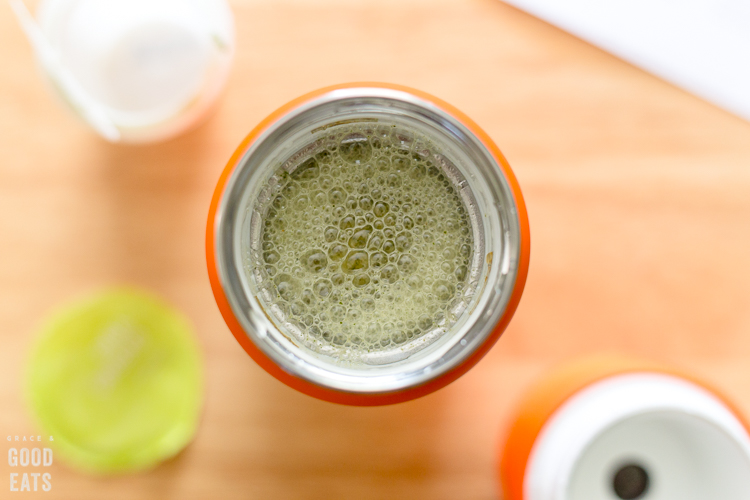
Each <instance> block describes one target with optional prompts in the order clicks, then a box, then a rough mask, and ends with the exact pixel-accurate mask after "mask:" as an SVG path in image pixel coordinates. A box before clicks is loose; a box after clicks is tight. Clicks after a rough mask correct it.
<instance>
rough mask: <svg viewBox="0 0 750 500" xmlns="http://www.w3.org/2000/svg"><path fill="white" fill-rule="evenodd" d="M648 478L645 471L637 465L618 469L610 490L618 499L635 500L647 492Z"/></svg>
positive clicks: (628, 465)
mask: <svg viewBox="0 0 750 500" xmlns="http://www.w3.org/2000/svg"><path fill="white" fill-rule="evenodd" d="M648 487H649V477H648V472H646V469H644V468H643V467H641V466H640V465H638V464H627V465H625V466H623V467H620V469H618V471H617V472H616V473H615V475H614V478H613V479H612V489H613V490H614V492H615V494H616V495H617V497H618V498H622V499H623V500H635V499H637V498H643V497H644V495H646V493H647V492H648Z"/></svg>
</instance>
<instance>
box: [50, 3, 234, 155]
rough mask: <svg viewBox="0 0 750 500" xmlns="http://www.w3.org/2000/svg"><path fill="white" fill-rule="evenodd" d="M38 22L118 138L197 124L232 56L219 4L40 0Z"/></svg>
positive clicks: (157, 135)
mask: <svg viewBox="0 0 750 500" xmlns="http://www.w3.org/2000/svg"><path fill="white" fill-rule="evenodd" d="M39 19H40V24H41V27H42V30H43V32H44V34H45V36H46V38H47V39H48V40H49V42H50V44H51V46H52V47H53V48H54V49H55V50H56V52H57V55H58V57H59V60H60V63H61V64H62V65H63V66H65V67H66V68H67V69H68V71H69V72H70V74H71V76H72V77H73V78H75V80H76V81H77V82H78V83H79V84H80V86H81V88H82V89H83V90H84V91H85V92H86V93H87V94H88V96H89V97H91V98H92V99H93V100H94V101H96V102H97V103H98V104H99V105H100V106H101V107H102V109H103V110H104V111H105V112H106V114H107V115H108V116H109V118H110V119H111V121H112V122H113V123H114V125H115V126H116V127H117V128H118V129H119V130H120V132H121V133H122V136H123V140H126V141H153V140H159V139H163V138H166V137H169V136H172V135H175V134H176V133H179V132H181V131H182V130H184V129H186V128H187V127H189V126H190V125H192V124H193V123H195V122H196V121H197V120H199V119H200V117H201V116H202V115H203V114H204V112H205V111H206V110H207V108H208V106H209V105H210V104H211V102H212V101H213V100H214V99H215V98H216V97H217V95H218V93H219V91H220V90H221V87H222V86H223V83H224V80H225V78H226V74H227V72H228V69H229V64H230V61H231V57H232V53H233V45H234V30H233V24H232V17H231V11H230V10H229V7H228V5H227V4H226V2H225V1H224V0H45V1H44V2H43V3H42V5H41V6H40V12H39Z"/></svg>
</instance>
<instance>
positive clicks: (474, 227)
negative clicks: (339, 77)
mask: <svg viewBox="0 0 750 500" xmlns="http://www.w3.org/2000/svg"><path fill="white" fill-rule="evenodd" d="M383 126H386V127H391V128H393V129H394V130H396V131H398V132H400V133H401V134H402V137H406V138H407V140H406V141H405V142H406V143H407V144H408V145H409V147H410V148H411V150H414V148H415V147H416V146H417V145H418V144H422V142H420V141H422V140H423V139H425V140H426V141H427V142H429V144H430V146H429V147H427V148H426V151H427V153H426V154H427V155H429V157H430V158H431V159H432V160H433V162H434V164H435V165H437V166H438V167H439V169H440V172H441V174H442V175H444V176H445V178H446V179H447V181H446V182H449V183H450V184H451V185H452V186H453V187H454V189H455V190H456V191H457V192H458V193H459V194H460V197H461V201H462V203H463V204H464V206H465V207H466V209H467V212H468V215H469V220H470V227H471V234H472V241H473V249H474V251H473V254H472V256H471V259H470V266H469V269H468V279H467V283H468V286H467V289H466V290H465V293H464V294H463V296H462V297H461V300H456V301H455V302H453V303H452V304H451V308H450V315H451V320H450V321H448V320H446V321H443V322H442V324H441V323H440V322H437V323H435V325H434V327H433V328H431V329H429V330H428V331H426V332H423V333H422V334H421V335H418V336H416V337H415V338H413V339H411V340H408V341H405V342H400V343H398V344H397V345H389V347H388V348H377V349H370V350H368V351H367V352H363V351H362V350H359V351H358V350H357V349H356V348H352V347H351V346H348V347H341V346H336V345H335V344H334V343H328V344H326V343H318V344H315V343H311V342H306V341H305V336H304V332H302V331H300V329H299V328H298V327H297V326H295V323H294V322H293V321H289V319H290V316H288V315H286V314H285V312H284V311H283V310H281V309H279V308H278V307H275V306H274V304H273V296H272V295H270V294H269V292H268V289H267V288H264V286H263V283H264V280H265V281H266V282H267V281H268V280H269V276H264V275H263V272H262V270H261V269H259V266H258V265H257V264H258V262H261V260H260V258H259V255H260V252H261V251H262V249H261V246H260V243H261V240H262V238H261V232H262V231H263V221H264V219H265V218H266V215H267V214H268V212H267V210H268V206H269V203H271V202H272V201H273V200H272V195H273V192H274V191H273V187H274V186H275V185H276V184H275V183H276V182H277V180H275V178H274V177H275V176H276V177H278V175H279V172H286V173H287V174H293V173H294V172H295V171H296V170H297V169H298V168H299V166H300V165H301V164H303V163H304V161H305V160H306V159H307V158H310V157H312V155H314V154H315V153H316V152H317V151H318V150H320V149H321V147H322V146H324V144H323V141H325V138H326V137H328V136H330V135H331V133H333V132H335V131H336V130H339V129H342V128H343V129H347V130H352V127H354V128H357V127H359V128H358V130H362V129H363V128H366V127H374V128H377V127H383ZM499 167H500V166H499V165H498V162H497V159H496V158H495V157H494V156H493V155H492V154H491V153H490V152H489V151H488V150H487V149H486V148H485V146H484V145H483V144H482V142H481V141H480V140H479V139H478V138H477V137H476V136H474V135H473V134H472V133H471V132H470V131H469V130H468V129H467V128H466V127H465V126H464V125H463V124H462V123H461V122H460V121H459V120H458V119H456V118H455V117H453V116H452V115H450V114H448V113H446V112H445V111H443V110H442V109H440V108H438V107H437V106H435V105H434V104H433V103H431V102H428V101H426V100H423V99H421V98H419V97H416V96H414V95H412V94H410V93H407V92H404V91H399V90H393V89H385V88H349V89H339V90H332V91H330V92H328V93H325V94H323V95H320V96H318V97H317V98H315V99H313V100H311V101H308V102H306V103H305V104H303V105H301V106H299V107H297V108H294V109H292V110H291V111H289V112H288V113H287V114H286V115H284V116H283V117H281V118H280V119H279V120H277V121H276V122H275V123H273V124H272V125H271V126H270V127H269V128H268V129H266V130H265V131H264V132H263V133H262V135H261V136H260V137H259V138H258V139H257V140H256V141H255V142H254V143H253V144H252V145H251V146H250V147H249V148H248V150H247V151H246V152H245V154H244V156H243V157H242V158H241V159H240V160H239V162H238V163H237V165H236V168H235V169H234V171H233V172H232V174H231V176H230V178H229V180H228V182H227V184H226V186H225V189H224V193H223V196H222V198H221V201H220V205H219V207H218V211H217V217H216V223H217V225H216V232H215V245H216V259H217V271H218V275H219V279H220V282H221V286H222V288H223V290H224V293H225V294H226V297H227V299H228V302H229V304H230V307H231V309H232V312H233V314H234V315H235V316H236V318H237V319H238V321H239V323H240V325H241V326H242V328H243V330H244V332H245V334H246V335H247V336H248V338H249V339H250V340H251V341H252V342H253V343H254V344H255V345H256V346H257V347H258V348H259V349H260V350H261V351H262V352H263V353H264V354H266V355H267V356H268V357H269V358H271V360H273V361H274V362H275V363H277V364H278V365H279V366H281V367H282V368H283V369H284V370H286V371H287V372H289V373H292V374H293V375H295V376H298V377H301V378H303V379H305V380H308V381H310V382H312V383H314V384H316V385H319V386H322V387H326V388H331V389H335V390H339V391H346V392H354V393H386V392H392V391H398V390H402V389H405V388H408V387H413V386H416V385H421V384H424V383H426V382H428V381H429V380H431V379H433V378H436V377H439V376H441V375H442V374H444V373H446V372H448V371H450V370H451V369H452V368H455V367H456V366H458V365H460V364H461V363H462V362H463V361H465V360H466V359H467V358H468V357H469V356H470V355H471V354H472V353H473V352H474V351H476V350H477V349H478V348H479V347H480V346H481V345H482V344H483V343H484V342H485V341H486V340H487V338H488V337H490V336H491V334H492V332H493V330H494V329H495V327H496V325H497V324H498V322H499V321H500V319H501V317H502V316H503V313H504V312H505V309H506V307H507V305H508V302H509V299H510V296H511V294H512V291H513V288H514V285H515V281H516V278H517V275H518V267H519V261H520V240H521V237H520V223H519V219H518V213H517V210H516V206H515V200H514V198H513V193H512V190H511V187H510V186H509V184H508V180H507V179H506V178H505V177H504V175H503V173H502V171H501V169H500V168H499Z"/></svg>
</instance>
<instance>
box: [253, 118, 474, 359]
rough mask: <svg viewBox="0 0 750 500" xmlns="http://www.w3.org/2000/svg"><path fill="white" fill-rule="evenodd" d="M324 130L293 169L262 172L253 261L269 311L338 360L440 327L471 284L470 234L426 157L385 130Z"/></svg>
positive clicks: (457, 201)
mask: <svg viewBox="0 0 750 500" xmlns="http://www.w3.org/2000/svg"><path fill="white" fill-rule="evenodd" d="M326 133H327V136H326V137H325V138H324V139H321V140H318V141H316V142H315V143H314V144H312V145H311V146H313V147H309V148H306V149H307V150H308V151H310V153H309V154H308V155H307V157H305V158H303V159H302V160H301V161H300V162H298V164H297V165H298V166H297V167H296V168H294V169H289V168H288V167H287V169H286V170H285V169H279V171H278V172H277V173H276V174H274V176H273V177H272V182H276V183H278V185H277V186H276V188H275V191H274V196H273V197H272V198H271V200H270V203H269V204H268V205H267V206H260V207H258V210H259V212H260V213H264V214H266V215H265V218H264V223H263V226H262V234H261V241H260V248H261V251H260V252H259V253H258V257H257V261H256V262H254V263H253V264H254V266H255V267H257V268H260V269H263V270H264V271H265V275H266V276H268V277H270V279H269V280H268V282H267V284H266V287H268V289H269V293H268V297H269V299H267V300H272V301H273V303H274V305H275V306H277V307H275V308H271V310H272V311H281V313H278V312H276V313H274V314H277V315H278V314H283V315H284V317H279V318H278V319H280V320H281V321H282V322H287V323H290V324H293V325H295V326H296V327H297V328H298V329H299V330H300V331H301V332H302V335H303V338H302V340H303V341H304V342H305V343H306V344H307V345H308V346H309V347H311V348H313V349H315V350H320V349H321V348H322V347H326V346H327V347H330V348H333V351H331V350H330V349H329V350H328V351H327V352H329V353H330V352H340V353H346V357H348V358H352V357H356V355H357V353H367V352H373V351H379V350H386V349H394V348H398V347H399V346H401V345H404V344H405V343H407V342H409V341H412V340H415V339H417V338H419V337H421V336H423V335H426V334H427V333H428V332H430V331H432V330H434V329H435V328H442V329H445V330H447V329H449V328H450V326H451V321H452V320H450V319H448V318H453V314H452V313H451V310H452V309H453V308H454V307H455V306H456V304H457V303H459V302H461V301H464V302H466V303H467V302H468V300H470V295H471V293H470V292H471V291H472V290H473V288H472V287H471V286H469V285H468V283H467V279H468V275H469V272H468V269H469V266H470V263H471V259H472V258H473V241H472V230H471V222H470V220H469V216H468V213H467V210H466V207H465V206H464V204H463V202H462V199H461V197H460V195H459V194H458V192H457V191H456V188H455V187H454V186H453V184H452V183H451V182H450V181H449V180H448V179H447V178H446V177H445V175H443V173H442V171H441V169H440V168H439V167H438V166H437V164H436V163H435V161H436V160H435V158H436V156H435V154H434V153H432V152H431V151H430V149H429V147H427V146H425V141H424V140H423V139H420V138H416V139H415V138H414V137H413V136H412V137H410V136H407V135H406V134H401V133H397V131H395V129H393V128H391V127H381V128H379V129H376V128H373V127H371V128H366V127H364V126H357V125H349V126H346V127H340V130H339V132H331V133H328V132H326ZM415 144H418V145H419V147H418V148H417V146H415ZM288 170H291V174H288V173H287V171H288ZM269 185H272V184H271V181H269ZM336 349H339V351H336ZM343 356H344V354H342V357H343Z"/></svg>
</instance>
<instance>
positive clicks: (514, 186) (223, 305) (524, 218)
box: [206, 82, 530, 406]
mask: <svg viewBox="0 0 750 500" xmlns="http://www.w3.org/2000/svg"><path fill="white" fill-rule="evenodd" d="M357 87H370V88H372V87H375V88H385V89H391V90H398V91H402V92H407V93H410V94H412V95H415V96H417V97H419V98H421V99H423V100H424V101H427V102H429V103H431V104H433V105H434V106H436V107H437V108H439V109H441V110H442V111H444V112H446V113H448V114H449V115H451V116H452V117H454V118H455V119H457V120H458V121H459V122H461V123H462V124H463V125H464V126H465V127H466V128H468V129H469V130H470V131H471V132H472V133H473V134H474V135H475V136H476V137H477V138H478V139H479V140H480V141H481V142H482V144H483V145H484V146H485V147H486V148H487V150H488V151H489V152H490V154H491V155H492V156H493V158H494V159H495V161H496V162H497V164H498V165H499V166H500V169H501V171H502V173H503V175H504V177H505V178H506V180H507V182H508V185H509V186H510V189H511V192H512V195H513V200H514V202H515V205H516V209H517V212H518V222H519V228H520V248H519V265H518V274H517V277H516V283H515V287H514V289H513V292H512V294H511V297H510V300H509V301H508V305H507V307H506V309H505V312H504V314H503V316H502V317H501V318H500V320H499V321H498V324H497V325H496V326H495V329H494V330H493V332H492V333H491V334H490V335H489V336H488V337H487V339H486V340H485V341H484V343H483V344H482V345H481V346H480V347H479V348H478V349H477V350H476V351H475V352H473V353H472V354H471V356H469V357H468V358H467V359H466V360H464V361H463V362H462V363H461V364H460V365H457V366H456V367H454V368H453V369H452V370H451V371H449V372H446V373H445V374H443V375H441V376H440V377H438V378H436V379H434V380H431V381H429V382H426V383H424V384H422V385H419V386H415V387H409V388H406V389H402V390H399V391H394V392H388V393H372V394H356V393H350V392H343V391H336V390H333V389H328V388H325V387H321V386H319V385H316V384H313V383H311V382H309V381H307V380H305V379H302V378H300V377H296V376H294V375H292V374H290V373H288V372H286V371H285V370H284V369H283V368H281V367H280V366H278V365H277V364H276V363H275V362H273V361H272V360H271V359H270V358H269V357H268V356H266V355H265V354H264V353H263V352H262V351H261V350H260V349H259V348H258V347H257V346H256V345H255V344H254V343H253V342H252V341H251V340H250V338H249V337H248V336H247V334H246V333H245V331H244V330H243V329H242V326H241V325H240V323H239V321H238V320H237V318H236V317H235V316H234V313H233V311H232V309H231V307H230V305H229V301H228V299H227V297H226V295H225V293H224V289H223V287H222V285H221V281H220V280H219V275H218V270H217V267H216V253H215V252H216V249H215V221H216V211H217V210H218V207H219V205H220V203H221V199H222V196H223V194H224V188H225V186H226V183H227V181H228V179H229V177H230V176H231V174H232V172H233V171H234V169H235V168H237V166H238V165H239V162H240V160H241V159H242V157H243V156H244V155H245V153H246V152H247V150H248V149H249V148H250V147H251V146H252V144H253V143H254V142H255V141H256V140H257V139H258V137H260V135H261V134H262V133H263V132H264V131H265V130H267V129H268V128H270V127H271V126H272V125H273V124H274V123H276V122H277V121H279V120H280V119H282V118H283V117H284V116H286V115H287V114H288V113H289V112H291V111H292V110H294V109H296V108H298V107H300V106H302V105H304V104H305V103H307V102H310V101H312V100H314V99H316V98H318V97H320V96H322V95H324V94H326V93H328V92H331V91H334V90H340V89H349V88H357ZM529 254H530V236H529V220H528V215H527V212H526V205H525V203H524V200H523V196H522V194H521V188H520V186H519V185H518V181H517V180H516V177H515V175H514V174H513V171H512V170H511V168H510V165H509V164H508V161H507V160H506V159H505V157H504V156H503V154H502V153H501V152H500V149H498V147H497V146H496V145H495V143H494V142H492V140H491V139H490V138H489V136H488V135H487V134H486V133H485V132H484V131H483V130H482V129H481V128H479V126H478V125H477V124H476V123H474V122H473V121H472V120H471V119H469V117H467V116H466V115H465V114H463V113H462V112H461V111H459V110H458V109H456V108H454V107H453V106H451V105H450V104H448V103H446V102H444V101H442V100H440V99H438V98H436V97H433V96H431V95H429V94H426V93H424V92H421V91H419V90H414V89H411V88H408V87H403V86H400V85H391V84H383V83H371V82H363V83H349V84H343V85H334V86H331V87H325V88H322V89H319V90H316V91H313V92H310V93H309V94H306V95H303V96H301V97H298V98H297V99H294V100H293V101H291V102H289V103H287V104H285V105H284V106H282V107H280V108H279V109H277V110H276V111H274V112H273V113H271V114H270V115H269V116H268V117H267V118H266V119H264V120H263V121H262V122H261V123H260V124H258V126H257V127H255V128H254V129H253V130H252V131H251V132H250V133H249V134H248V135H247V137H245V139H244V140H243V141H242V143H240V145H239V147H238V148H237V149H236V150H235V152H234V154H233V155H232V157H231V158H230V159H229V162H228V163H227V166H226V167H225V168H224V171H223V172H222V173H221V176H220V177H219V181H218V183H217V185H216V189H215V191H214V194H213V198H212V199H211V206H210V208H209V212H208V224H207V226H206V261H207V265H208V276H209V280H210V282H211V288H212V290H213V293H214V297H215V299H216V304H217V305H218V307H219V310H220V311H221V314H222V316H223V317H224V321H226V323H227V326H228V327H229V329H230V331H231V332H232V334H233V335H234V337H235V338H236V339H237V342H239V343H240V345H241V346H242V347H243V349H245V351H246V352H247V353H248V354H249V355H250V357H251V358H252V359H253V360H254V361H255V362H256V363H258V364H259V365H260V366H261V367H262V368H263V369H264V370H266V371H267V372H268V373H270V374H271V375H273V376H274V377H276V378H277V379H278V380H280V381H281V382H283V383H285V384H286V385H288V386H289V387H292V388H293V389H296V390H298V391H300V392H302V393H304V394H307V395H309V396H313V397H316V398H318V399H322V400H325V401H330V402H333V403H339V404H346V405H355V406H377V405H387V404H394V403H400V402H404V401H409V400H411V399H416V398H419V397H421V396H425V395H427V394H429V393H431V392H434V391H436V390H438V389H440V388H442V387H445V386H446V385H448V384H450V383H451V382H453V381H454V380H456V379H458V378H459V377H460V376H461V375H463V374H464V373H466V372H467V371H468V370H469V369H470V368H471V367H473V366H474V365H475V364H477V363H478V362H479V360H480V359H482V357H483V356H484V355H485V354H486V353H487V352H488V351H489V350H490V348H491V347H492V346H493V345H494V344H495V342H497V340H498V339H499V338H500V336H501V335H502V333H503V331H504V330H505V328H506V327H507V326H508V323H509V322H510V320H511V318H512V317H513V314H514V313H515V311H516V308H517V307H518V303H519V301H520V300H521V295H522V293H523V288H524V285H525V284H526V276H527V274H528V268H529Z"/></svg>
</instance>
